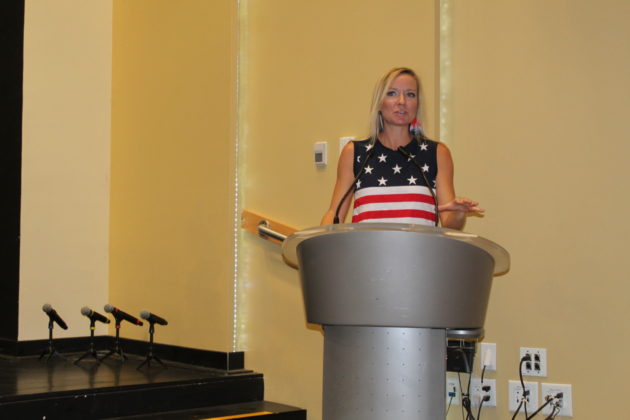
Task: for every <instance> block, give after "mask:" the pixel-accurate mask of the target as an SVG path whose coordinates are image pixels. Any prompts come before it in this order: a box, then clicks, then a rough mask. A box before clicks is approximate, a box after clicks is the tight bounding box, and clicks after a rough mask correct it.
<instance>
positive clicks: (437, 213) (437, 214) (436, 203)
mask: <svg viewBox="0 0 630 420" xmlns="http://www.w3.org/2000/svg"><path fill="white" fill-rule="evenodd" d="M398 151H399V152H400V153H402V154H403V155H404V156H405V157H406V158H407V159H409V160H410V161H411V162H412V163H413V164H414V165H416V168H418V170H419V171H420V175H422V178H423V179H424V183H425V184H427V188H428V189H429V192H430V193H431V197H433V203H434V205H435V226H437V225H438V222H439V221H440V210H438V202H437V198H436V197H435V192H433V188H431V184H429V180H428V179H427V176H426V175H425V174H424V170H423V169H422V167H421V166H420V165H419V164H418V162H416V160H415V159H414V158H413V156H411V155H410V154H409V152H408V151H407V150H405V148H403V147H402V146H400V147H399V148H398Z"/></svg>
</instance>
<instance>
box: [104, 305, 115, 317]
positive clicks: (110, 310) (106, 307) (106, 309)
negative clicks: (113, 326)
mask: <svg viewBox="0 0 630 420" xmlns="http://www.w3.org/2000/svg"><path fill="white" fill-rule="evenodd" d="M103 309H104V310H105V312H107V313H108V314H111V313H112V312H114V307H113V306H112V305H110V304H109V303H108V304H107V305H105V306H104V307H103Z"/></svg>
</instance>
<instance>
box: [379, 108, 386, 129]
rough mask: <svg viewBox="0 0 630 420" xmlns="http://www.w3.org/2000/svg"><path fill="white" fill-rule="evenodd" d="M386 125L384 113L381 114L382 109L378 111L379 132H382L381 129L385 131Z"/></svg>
mask: <svg viewBox="0 0 630 420" xmlns="http://www.w3.org/2000/svg"><path fill="white" fill-rule="evenodd" d="M384 127H385V124H383V114H381V111H378V132H379V133H380V132H381V131H383V128H384Z"/></svg>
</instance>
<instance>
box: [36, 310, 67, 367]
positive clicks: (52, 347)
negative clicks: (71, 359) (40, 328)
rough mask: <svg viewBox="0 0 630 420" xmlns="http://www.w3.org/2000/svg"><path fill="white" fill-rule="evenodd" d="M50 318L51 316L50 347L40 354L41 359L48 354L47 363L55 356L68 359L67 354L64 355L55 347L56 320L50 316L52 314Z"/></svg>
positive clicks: (49, 327) (49, 326)
mask: <svg viewBox="0 0 630 420" xmlns="http://www.w3.org/2000/svg"><path fill="white" fill-rule="evenodd" d="M48 318H49V319H48V348H47V349H44V351H43V352H42V354H41V355H40V356H39V360H42V357H44V356H45V355H48V357H47V358H46V363H48V362H49V361H50V359H52V357H53V356H57V357H60V358H62V359H63V360H68V359H67V358H66V356H64V355H63V354H61V353H59V352H58V351H57V350H56V349H55V345H54V344H53V328H54V321H53V319H52V318H50V316H49V317H48Z"/></svg>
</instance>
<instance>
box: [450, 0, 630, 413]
mask: <svg viewBox="0 0 630 420" xmlns="http://www.w3.org/2000/svg"><path fill="white" fill-rule="evenodd" d="M452 3H453V6H454V9H453V20H452V23H453V27H452V41H453V44H452V45H453V48H454V50H453V97H452V104H453V107H452V109H451V120H450V123H451V124H450V131H451V133H452V140H453V142H452V147H453V149H454V155H455V159H456V162H457V171H458V175H459V176H458V186H459V190H460V192H461V193H465V194H468V195H470V196H472V197H475V198H477V199H479V200H480V201H481V202H482V203H483V204H484V205H485V206H486V207H487V208H488V214H487V216H486V217H485V218H483V219H474V220H471V221H470V223H469V224H468V230H469V231H472V232H476V233H479V234H482V235H484V236H487V237H489V238H492V239H494V240H496V241H497V242H499V243H500V244H502V245H503V246H505V247H506V248H507V249H508V250H509V251H510V253H511V255H512V269H511V271H510V273H509V274H508V275H506V276H503V277H499V278H497V279H496V281H495V287H494V288H493V292H492V299H491V302H490V307H489V311H488V320H487V324H486V331H487V338H486V341H488V342H496V343H497V346H498V371H497V372H496V374H492V373H491V374H490V375H489V376H488V377H495V378H497V380H498V382H497V388H498V392H499V393H500V394H499V407H498V408H497V409H489V410H488V411H487V414H484V416H483V417H484V418H487V419H488V420H492V419H504V418H506V415H507V381H508V380H509V379H518V355H519V347H520V346H525V347H544V348H547V349H548V359H549V361H548V365H549V366H548V371H549V375H548V377H547V378H542V379H541V380H540V381H539V382H550V383H569V384H572V385H573V409H574V414H575V416H574V418H575V419H603V418H615V419H620V418H623V417H624V415H623V414H622V413H624V412H625V411H626V410H625V403H624V401H623V400H622V399H615V398H610V395H611V394H610V393H611V391H613V390H615V389H624V388H625V386H626V385H625V380H626V377H627V376H628V373H630V369H629V368H627V366H626V365H625V364H624V363H619V360H624V358H625V349H626V348H627V347H628V345H629V344H630V339H629V338H628V336H627V334H624V332H623V331H624V330H625V329H627V325H628V324H629V323H630V312H629V311H628V304H627V296H628V295H629V294H630V286H628V284H627V280H628V279H629V278H630V270H629V268H630V266H629V265H628V264H627V262H626V263H624V261H625V260H626V257H625V250H626V248H627V246H626V243H625V242H626V238H627V237H628V235H629V234H630V229H629V225H628V222H627V220H626V217H625V215H626V214H628V212H629V211H630V199H629V198H628V194H627V193H625V191H627V189H628V188H627V186H626V181H627V179H628V178H629V175H630V173H629V171H628V166H627V164H626V160H627V156H628V154H629V153H630V145H629V143H628V141H627V140H628V128H627V124H626V123H625V120H624V118H623V116H622V113H623V112H624V111H626V110H628V109H630V99H629V98H630V90H629V85H628V74H629V73H630V57H629V56H628V54H627V53H626V52H627V44H628V40H629V39H630V30H629V29H628V26H627V24H626V22H625V20H626V19H625V17H626V16H628V12H630V3H628V2H626V1H612V0H608V1H603V2H591V1H588V0H580V1H553V2H549V1H544V0H538V1H529V2H522V1H491V2H465V1H456V2H452ZM456 411H457V410H456ZM484 411H485V410H484ZM451 418H453V419H455V418H459V417H458V416H457V415H453V416H452V417H451Z"/></svg>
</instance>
